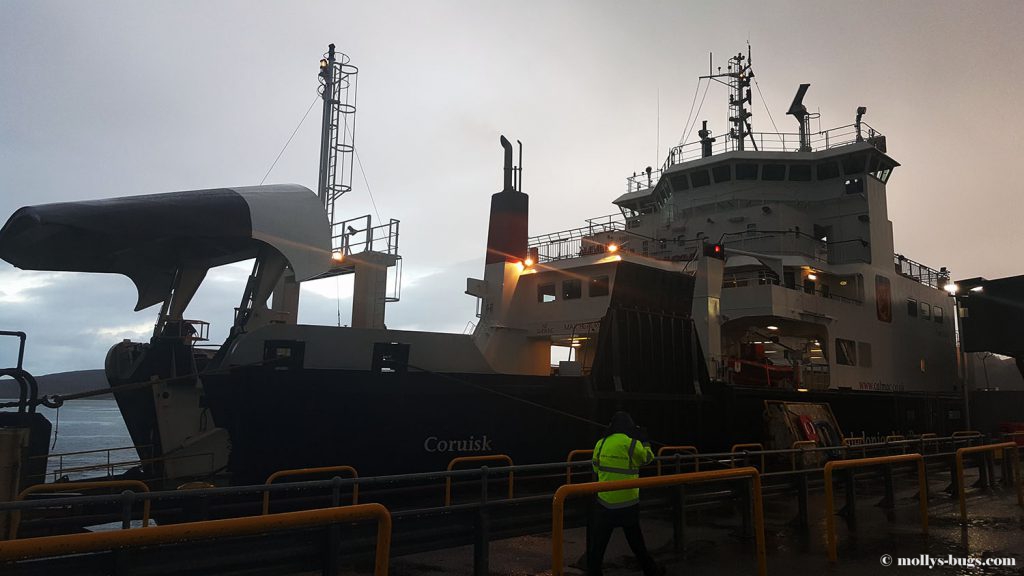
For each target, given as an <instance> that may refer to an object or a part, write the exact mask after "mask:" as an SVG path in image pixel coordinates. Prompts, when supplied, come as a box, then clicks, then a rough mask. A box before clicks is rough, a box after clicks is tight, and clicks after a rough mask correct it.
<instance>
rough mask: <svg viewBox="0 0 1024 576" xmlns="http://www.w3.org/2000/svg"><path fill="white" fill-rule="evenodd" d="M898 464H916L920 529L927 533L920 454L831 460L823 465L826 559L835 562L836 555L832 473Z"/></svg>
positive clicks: (924, 473)
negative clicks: (834, 471)
mask: <svg viewBox="0 0 1024 576" xmlns="http://www.w3.org/2000/svg"><path fill="white" fill-rule="evenodd" d="M898 462H917V483H918V490H919V492H920V496H919V498H920V504H921V529H922V531H924V533H926V534H927V533H928V470H927V468H925V465H924V457H923V456H921V455H920V454H897V455H894V456H878V457H875V458H859V459H856V460H833V461H831V462H828V463H826V464H825V534H826V546H827V548H828V559H829V561H830V562H835V561H836V559H837V553H836V518H835V500H834V498H833V490H832V471H833V470H842V469H846V468H861V467H864V466H877V465H880V464H895V463H898Z"/></svg>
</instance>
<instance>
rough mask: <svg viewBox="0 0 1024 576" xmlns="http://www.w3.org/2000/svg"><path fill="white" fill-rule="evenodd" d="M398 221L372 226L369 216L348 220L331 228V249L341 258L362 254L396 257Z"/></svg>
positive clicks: (392, 220)
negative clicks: (371, 253) (373, 253)
mask: <svg viewBox="0 0 1024 576" xmlns="http://www.w3.org/2000/svg"><path fill="white" fill-rule="evenodd" d="M398 226H399V221H398V220H395V219H394V218H391V219H390V220H388V222H387V223H385V224H378V225H376V226H374V225H373V220H372V219H371V217H370V215H369V214H367V215H365V216H359V217H358V218H350V219H348V220H345V221H344V222H340V223H337V224H334V225H333V226H332V227H331V249H332V250H333V251H334V252H335V253H337V254H341V255H342V256H351V255H352V254H360V253H362V252H379V253H382V254H390V255H392V256H397V255H398Z"/></svg>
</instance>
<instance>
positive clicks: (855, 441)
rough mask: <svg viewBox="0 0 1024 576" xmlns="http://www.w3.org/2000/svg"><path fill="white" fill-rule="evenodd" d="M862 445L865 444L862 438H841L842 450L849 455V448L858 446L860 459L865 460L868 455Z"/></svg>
mask: <svg viewBox="0 0 1024 576" xmlns="http://www.w3.org/2000/svg"><path fill="white" fill-rule="evenodd" d="M864 444H866V442H865V441H864V437H863V436H847V437H846V438H843V450H844V451H845V452H846V453H847V454H849V453H850V449H851V448H854V447H855V446H860V456H861V458H867V455H868V449H867V448H865V447H864Z"/></svg>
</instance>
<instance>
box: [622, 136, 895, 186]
mask: <svg viewBox="0 0 1024 576" xmlns="http://www.w3.org/2000/svg"><path fill="white" fill-rule="evenodd" d="M751 136H752V137H753V140H754V142H755V143H756V146H757V148H756V150H757V151H759V152H801V151H804V152H819V151H822V150H830V149H833V148H839V147H842V146H848V145H850V144H855V143H857V142H868V143H871V144H874V145H876V146H877V147H879V148H880V149H882V150H883V151H884V149H885V145H884V144H883V142H884V140H885V136H883V135H882V133H881V132H878V131H877V130H875V129H874V128H872V127H871V126H869V125H868V124H866V123H864V122H862V123H861V130H860V134H859V135H858V132H857V125H856V124H847V125H845V126H838V127H836V128H829V129H827V130H821V131H818V132H814V133H812V134H810V135H809V139H808V140H809V142H808V144H809V147H808V148H805V149H803V150H801V144H800V134H799V133H796V132H753V133H752V135H751ZM743 146H744V150H745V151H748V152H753V151H755V149H754V146H751V143H750V137H748V138H747V139H746V140H745V141H744V144H743ZM736 150H738V145H737V142H736V141H735V140H734V139H732V138H730V137H729V136H728V134H719V135H718V136H715V142H714V143H713V144H712V145H711V152H712V154H724V153H726V152H734V151H736ZM703 156H704V154H703V145H702V144H701V142H700V141H699V140H698V141H696V142H687V143H685V144H681V145H679V146H676V147H674V148H672V149H670V150H669V153H668V157H667V158H666V159H665V163H664V164H663V165H662V171H664V170H667V169H668V168H670V167H672V166H675V165H676V164H681V163H683V162H689V161H691V160H699V159H700V158H702V157H703ZM641 176H643V177H644V178H645V179H646V177H647V174H646V173H645V174H642V175H641ZM654 184H657V182H654Z"/></svg>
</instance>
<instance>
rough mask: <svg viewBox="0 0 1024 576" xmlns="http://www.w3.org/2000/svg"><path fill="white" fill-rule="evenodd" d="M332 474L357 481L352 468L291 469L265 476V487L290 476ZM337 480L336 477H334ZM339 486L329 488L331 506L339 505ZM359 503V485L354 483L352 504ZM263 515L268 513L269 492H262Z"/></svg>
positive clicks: (356, 473) (357, 474) (357, 473)
mask: <svg viewBox="0 0 1024 576" xmlns="http://www.w3.org/2000/svg"><path fill="white" fill-rule="evenodd" d="M334 472H348V473H349V474H351V475H352V478H354V479H356V480H358V479H359V472H357V471H356V469H355V468H353V467H352V466H321V467H319V468H293V469H290V470H278V471H277V472H274V473H273V474H271V475H270V476H267V480H266V482H264V484H265V485H267V486H270V485H271V484H273V483H274V482H275V481H276V480H279V479H281V478H289V477H292V476H314V475H316V474H331V473H334ZM335 478H337V476H335ZM339 488H340V486H332V488H331V504H332V505H333V506H339V505H340V504H341V498H340V489H339ZM358 503H359V483H358V482H355V483H353V484H352V504H358ZM263 513H264V514H269V513H270V491H269V490H266V491H264V492H263Z"/></svg>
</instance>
